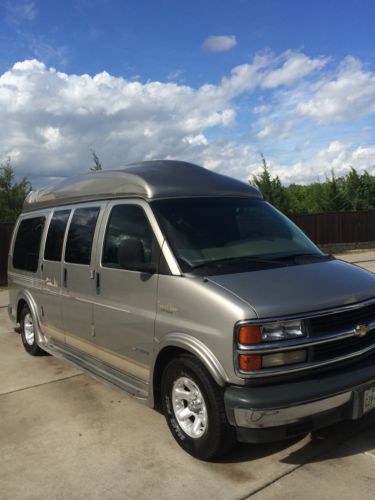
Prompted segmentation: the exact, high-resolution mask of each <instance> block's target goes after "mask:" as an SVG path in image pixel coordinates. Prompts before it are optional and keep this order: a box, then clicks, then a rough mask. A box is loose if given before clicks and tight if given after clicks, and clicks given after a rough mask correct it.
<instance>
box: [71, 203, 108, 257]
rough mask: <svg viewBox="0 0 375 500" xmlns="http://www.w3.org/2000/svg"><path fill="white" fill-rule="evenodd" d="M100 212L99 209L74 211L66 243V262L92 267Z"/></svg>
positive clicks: (88, 208) (91, 208)
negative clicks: (93, 245)
mask: <svg viewBox="0 0 375 500" xmlns="http://www.w3.org/2000/svg"><path fill="white" fill-rule="evenodd" d="M99 212H100V208H99V207H86V208H78V209H76V210H75V211H74V214H73V217H72V221H71V223H70V227H69V232H68V238H67V242H66V250H65V261H66V262H70V263H72V264H86V265H90V260H91V248H92V242H93V239H94V233H95V227H96V221H97V219H98V215H99Z"/></svg>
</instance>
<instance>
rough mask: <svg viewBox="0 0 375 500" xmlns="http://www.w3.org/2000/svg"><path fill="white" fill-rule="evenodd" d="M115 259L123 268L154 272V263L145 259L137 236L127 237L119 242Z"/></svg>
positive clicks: (141, 244) (143, 250)
mask: <svg viewBox="0 0 375 500" xmlns="http://www.w3.org/2000/svg"><path fill="white" fill-rule="evenodd" d="M117 259H118V263H119V264H120V266H121V267H122V268H123V269H129V270H130V271H139V272H141V273H149V274H153V273H155V272H156V266H155V264H154V263H152V262H146V261H145V249H144V247H143V243H142V241H141V240H139V239H137V238H128V239H126V240H123V241H122V242H121V243H120V246H119V249H118V254H117Z"/></svg>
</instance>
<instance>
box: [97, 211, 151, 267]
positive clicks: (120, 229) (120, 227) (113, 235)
mask: <svg viewBox="0 0 375 500" xmlns="http://www.w3.org/2000/svg"><path fill="white" fill-rule="evenodd" d="M128 238H136V239H140V240H141V241H142V244H143V248H144V254H145V261H146V262H151V259H152V248H153V244H154V237H153V232H152V229H151V227H150V224H149V222H148V220H147V217H146V215H145V213H144V211H143V210H142V208H141V207H139V206H138V205H118V206H116V207H113V209H112V212H111V215H110V218H109V221H108V226H107V232H106V236H105V240H104V247H103V257H102V264H103V265H104V266H106V267H116V268H120V267H121V266H120V265H119V263H118V258H117V254H118V249H119V246H120V244H121V242H122V241H123V240H126V239H128Z"/></svg>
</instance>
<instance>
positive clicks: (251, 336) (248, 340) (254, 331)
mask: <svg viewBox="0 0 375 500" xmlns="http://www.w3.org/2000/svg"><path fill="white" fill-rule="evenodd" d="M238 340H239V342H240V344H243V345H249V344H260V342H262V329H261V327H260V326H258V325H246V326H241V327H240V329H239V334H238Z"/></svg>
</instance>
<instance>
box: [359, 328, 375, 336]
mask: <svg viewBox="0 0 375 500" xmlns="http://www.w3.org/2000/svg"><path fill="white" fill-rule="evenodd" d="M373 328H374V327H371V326H369V325H357V326H356V327H355V334H356V336H357V337H364V336H365V335H366V334H367V332H369V331H370V330H372V329H373Z"/></svg>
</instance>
